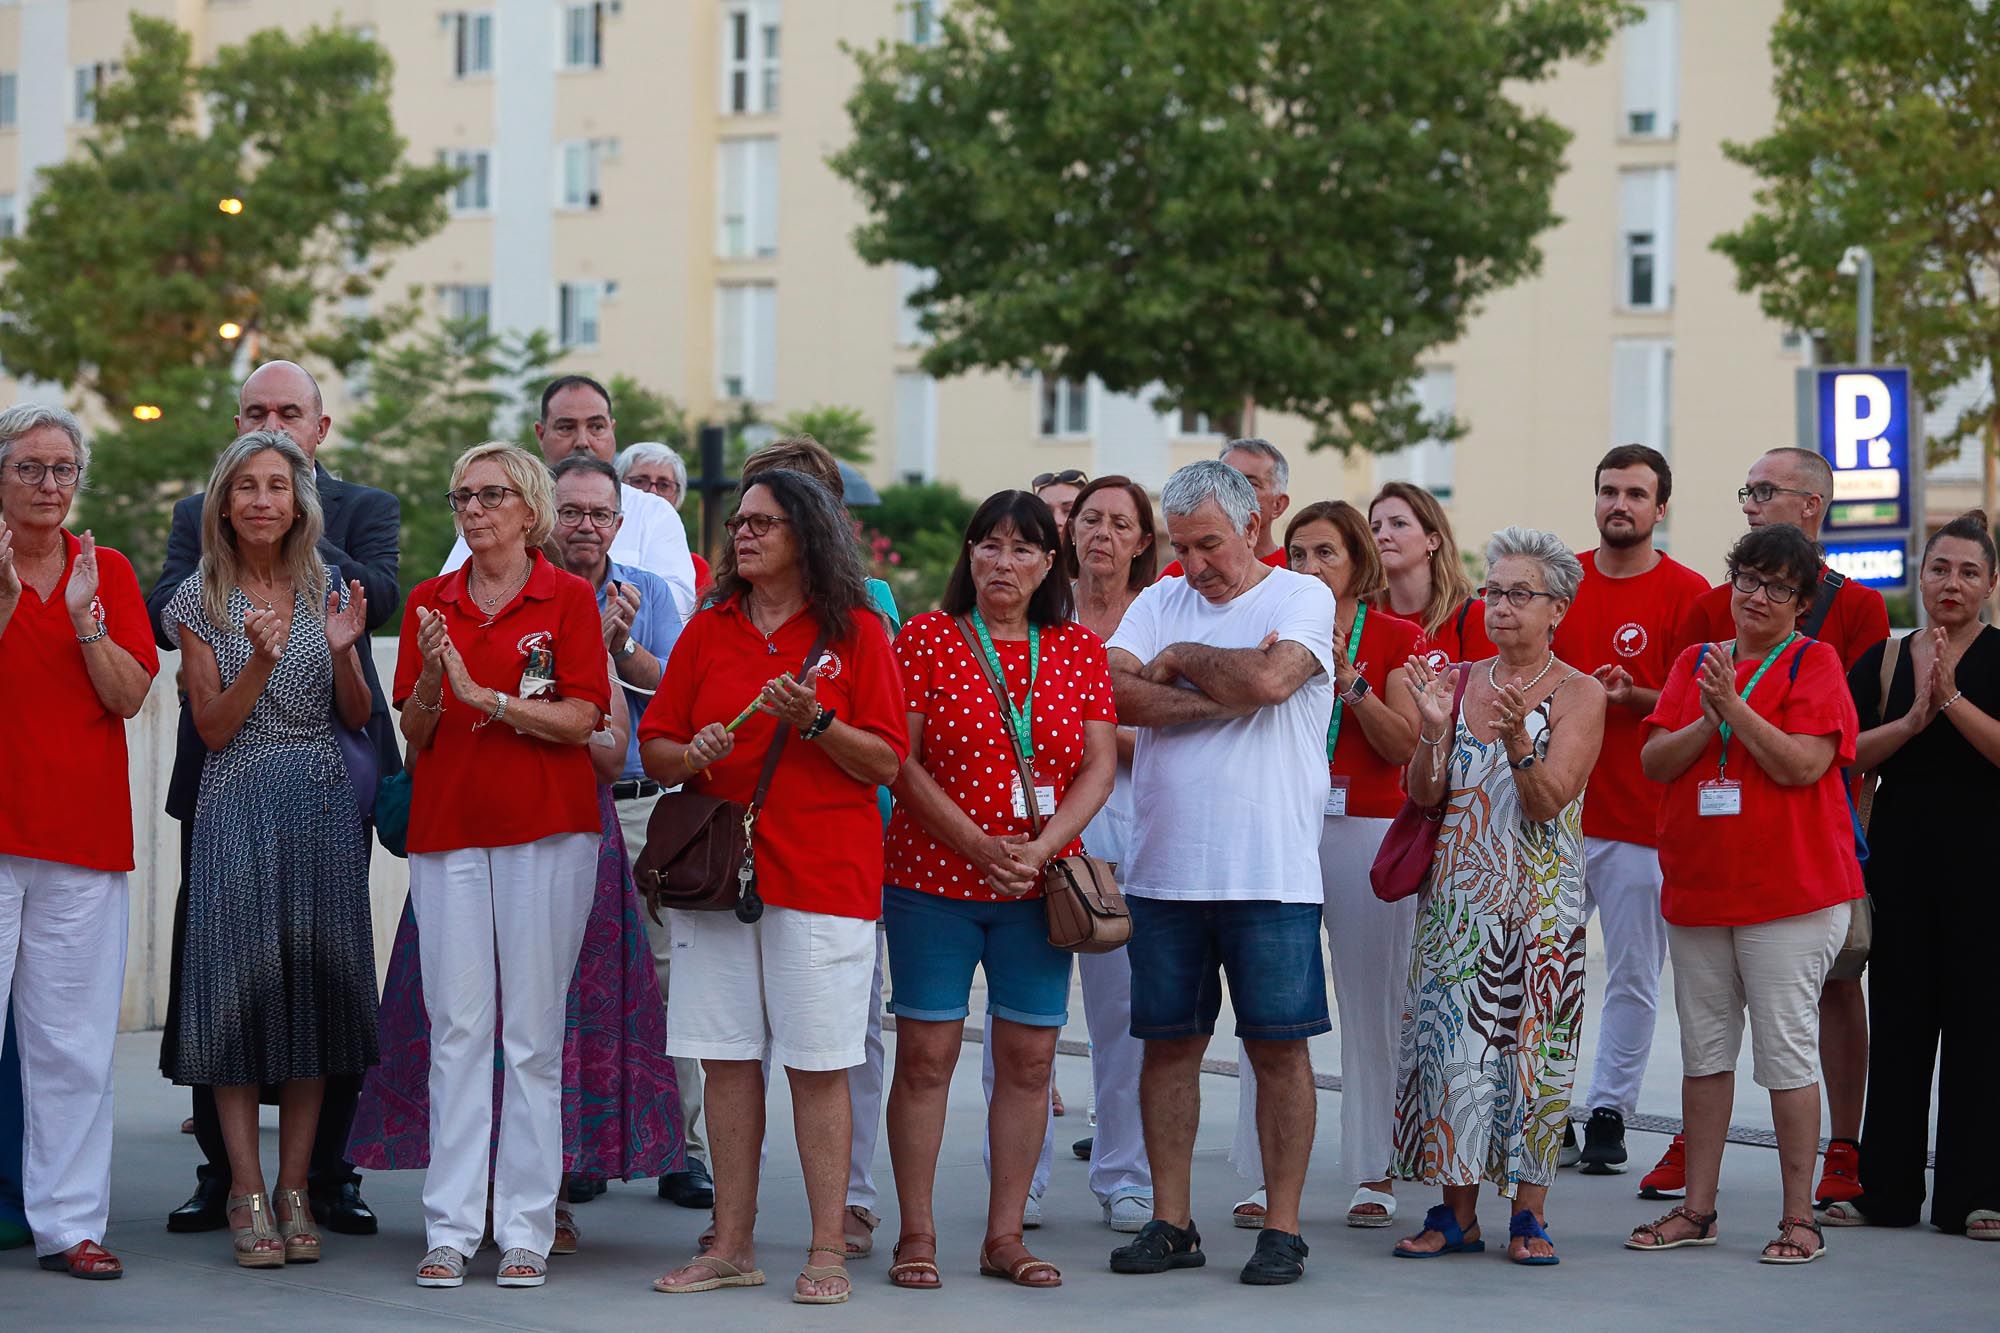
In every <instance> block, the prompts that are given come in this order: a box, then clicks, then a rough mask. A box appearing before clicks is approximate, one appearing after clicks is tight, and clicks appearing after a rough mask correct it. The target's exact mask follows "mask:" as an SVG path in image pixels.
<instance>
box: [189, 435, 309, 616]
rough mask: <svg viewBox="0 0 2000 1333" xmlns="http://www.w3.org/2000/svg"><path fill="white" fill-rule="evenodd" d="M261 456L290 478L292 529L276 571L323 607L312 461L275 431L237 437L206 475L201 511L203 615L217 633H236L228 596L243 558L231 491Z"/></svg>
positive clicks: (283, 546) (285, 541)
mask: <svg viewBox="0 0 2000 1333" xmlns="http://www.w3.org/2000/svg"><path fill="white" fill-rule="evenodd" d="M262 453H276V454H277V455H278V456H279V457H280V458H282V459H284V460H285V465H286V467H287V468H288V469H289V470H290V471H291V474H292V477H291V479H292V508H293V515H292V526H291V528H290V530H289V531H287V532H286V533H285V538H284V541H283V542H282V543H280V545H279V547H278V566H279V568H281V569H283V570H284V571H285V573H287V574H289V575H290V576H291V579H292V588H293V590H294V592H295V593H303V594H305V597H306V605H308V606H310V607H312V608H313V609H314V610H315V611H322V612H323V611H324V609H325V607H326V566H325V565H324V564H322V563H320V558H319V539H320V536H321V535H322V534H323V533H324V532H325V531H326V518H325V516H324V514H323V513H322V512H321V510H320V505H319V482H318V480H317V479H315V477H314V476H313V465H312V460H311V459H310V458H307V457H306V451H305V450H303V449H301V448H299V446H298V442H297V441H296V440H294V439H293V438H292V437H291V436H289V435H286V434H284V433H283V432H281V431H275V430H253V431H251V432H250V433H249V434H248V435H240V436H238V437H237V438H236V439H235V441H234V442H232V443H231V444H230V446H229V447H228V448H227V449H224V450H223V451H222V457H220V458H218V459H216V460H215V470H214V471H213V472H211V473H209V477H208V495H207V497H206V498H205V499H204V500H203V501H202V506H201V610H202V614H203V615H205V616H207V617H208V623H209V624H211V625H213V626H215V627H216V628H217V629H220V630H228V629H233V628H235V627H234V626H232V625H231V624H230V620H229V594H230V592H231V591H232V590H234V589H235V587H236V584H237V578H238V570H239V568H240V566H241V563H242V559H241V556H240V555H239V553H238V551H237V548H236V529H235V527H234V526H233V525H232V524H231V523H230V522H229V517H228V513H227V510H228V508H229V492H230V488H231V487H232V486H234V485H235V484H236V474H237V473H239V472H241V471H242V470H243V469H244V467H245V466H247V465H248V464H249V462H250V460H251V459H253V458H255V457H256V456H257V455H259V454H262Z"/></svg>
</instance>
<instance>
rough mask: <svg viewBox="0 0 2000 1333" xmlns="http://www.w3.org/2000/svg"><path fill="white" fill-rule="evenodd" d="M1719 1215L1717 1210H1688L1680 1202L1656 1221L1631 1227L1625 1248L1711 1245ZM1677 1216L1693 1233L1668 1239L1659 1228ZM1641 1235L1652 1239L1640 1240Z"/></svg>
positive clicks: (1664, 1248) (1652, 1248) (1641, 1248)
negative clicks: (1705, 1211)
mask: <svg viewBox="0 0 2000 1333" xmlns="http://www.w3.org/2000/svg"><path fill="white" fill-rule="evenodd" d="M1720 1216H1721V1213H1719V1212H1715V1213H1693V1212H1689V1211H1688V1207H1687V1205H1686V1204H1682V1205H1681V1206H1680V1207H1678V1208H1675V1209H1673V1210H1671V1211H1670V1212H1668V1213H1667V1215H1666V1216H1665V1217H1663V1218H1661V1219H1660V1220H1659V1221H1657V1222H1648V1223H1646V1224H1645V1225H1644V1226H1637V1227H1634V1228H1632V1234H1631V1235H1630V1236H1629V1237H1627V1238H1626V1240H1625V1248H1626V1249H1628V1250H1678V1249H1680V1248H1682V1247H1683V1246H1687V1245H1713V1244H1715V1239H1716V1238H1715V1219H1716V1218H1718V1217H1720ZM1677 1217H1678V1218H1680V1219H1681V1220H1682V1221H1683V1222H1686V1223H1687V1224H1688V1225H1689V1226H1691V1227H1693V1228H1694V1229H1695V1233H1694V1234H1693V1235H1692V1236H1682V1237H1681V1238H1680V1239H1679V1240H1668V1239H1667V1233H1666V1232H1665V1231H1663V1230H1661V1228H1663V1227H1665V1226H1666V1225H1667V1223H1669V1222H1671V1221H1673V1220H1674V1219H1675V1218H1677ZM1641 1236H1651V1237H1652V1239H1651V1240H1649V1241H1641V1240H1640V1239H1639V1237H1641Z"/></svg>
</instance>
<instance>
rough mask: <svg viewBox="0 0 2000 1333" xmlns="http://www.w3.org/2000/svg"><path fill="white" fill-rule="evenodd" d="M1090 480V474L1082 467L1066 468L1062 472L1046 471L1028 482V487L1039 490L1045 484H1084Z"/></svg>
mask: <svg viewBox="0 0 2000 1333" xmlns="http://www.w3.org/2000/svg"><path fill="white" fill-rule="evenodd" d="M1089 480H1090V474H1089V473H1088V472H1085V471H1084V470H1083V469H1082V468H1080V467H1072V468H1064V469H1063V470H1062V471H1061V472H1044V473H1042V474H1041V475H1040V476H1038V477H1036V478H1035V479H1034V480H1033V481H1031V482H1029V483H1028V489H1029V490H1031V491H1039V490H1040V489H1042V487H1044V486H1082V485H1084V484H1085V483H1087V482H1088V481H1089Z"/></svg>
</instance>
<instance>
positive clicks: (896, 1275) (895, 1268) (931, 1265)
mask: <svg viewBox="0 0 2000 1333" xmlns="http://www.w3.org/2000/svg"><path fill="white" fill-rule="evenodd" d="M906 1245H908V1246H913V1247H914V1246H923V1247H924V1248H926V1249H928V1250H929V1251H930V1257H929V1258H916V1259H905V1258H904V1257H903V1247H904V1246H906ZM889 1257H890V1258H891V1259H893V1260H895V1262H894V1263H892V1264H890V1265H889V1281H890V1283H891V1284H892V1285H894V1286H898V1287H901V1288H902V1289H903V1290H905V1291H936V1290H937V1289H938V1288H939V1287H941V1286H943V1285H944V1274H942V1273H940V1272H939V1271H938V1266H937V1237H936V1236H933V1235H932V1234H931V1233H930V1232H928V1231H912V1232H911V1233H910V1234H908V1235H907V1236H902V1237H899V1238H898V1239H897V1241H896V1247H895V1248H894V1249H893V1250H891V1251H889ZM925 1273H928V1274H929V1275H930V1281H928V1282H912V1281H909V1279H910V1278H911V1277H912V1276H914V1275H921V1274H925Z"/></svg>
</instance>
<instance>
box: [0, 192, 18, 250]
mask: <svg viewBox="0 0 2000 1333" xmlns="http://www.w3.org/2000/svg"><path fill="white" fill-rule="evenodd" d="M16 209H17V205H16V203H15V200H14V196H13V195H11V194H0V240H4V239H6V238H7V237H9V236H12V235H14V234H15V233H16V232H18V231H20V230H21V220H20V215H19V213H18V212H17V211H16Z"/></svg>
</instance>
